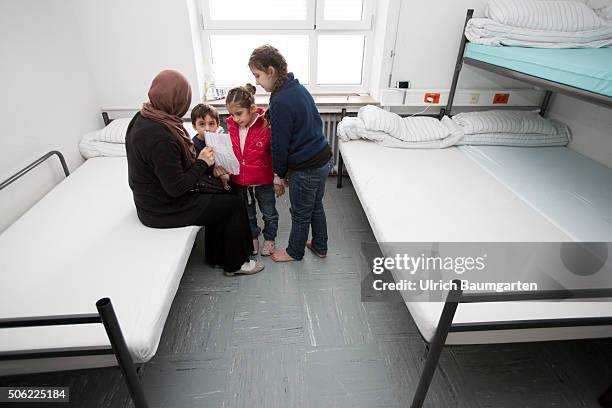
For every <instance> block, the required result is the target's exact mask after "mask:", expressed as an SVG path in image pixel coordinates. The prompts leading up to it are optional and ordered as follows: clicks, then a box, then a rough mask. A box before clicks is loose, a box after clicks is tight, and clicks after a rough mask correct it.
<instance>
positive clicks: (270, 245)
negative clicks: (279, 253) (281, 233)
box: [261, 240, 274, 256]
mask: <svg viewBox="0 0 612 408" xmlns="http://www.w3.org/2000/svg"><path fill="white" fill-rule="evenodd" d="M273 253H274V241H267V240H266V241H264V244H263V248H261V256H270V255H272V254H273Z"/></svg>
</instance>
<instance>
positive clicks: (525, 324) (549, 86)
mask: <svg viewBox="0 0 612 408" xmlns="http://www.w3.org/2000/svg"><path fill="white" fill-rule="evenodd" d="M473 14H474V10H473V9H468V10H467V13H466V17H465V23H464V27H463V28H464V29H463V31H462V34H461V41H460V44H459V52H458V55H457V61H456V63H455V70H454V73H453V79H452V82H451V88H450V92H449V97H448V102H447V104H446V107H443V108H441V109H440V113H439V115H436V116H437V117H438V118H439V119H442V117H443V116H445V115H447V116H451V113H452V108H453V99H454V97H455V92H456V89H457V83H458V80H459V74H460V73H461V68H462V66H463V64H464V63H465V64H467V65H471V66H474V67H477V68H481V69H485V70H487V71H490V72H494V73H496V74H500V75H504V76H507V77H510V78H513V79H517V80H521V81H524V82H527V83H530V84H532V85H534V86H537V87H541V88H543V89H545V90H546V92H545V94H544V98H543V100H542V103H541V105H540V115H542V116H544V115H545V113H546V110H547V108H548V106H549V104H550V100H551V97H552V94H553V93H561V94H564V95H567V96H571V97H575V98H578V99H581V100H583V101H586V102H590V103H594V104H598V105H601V106H605V107H608V108H612V97H609V96H605V95H601V94H598V93H594V92H589V91H585V90H583V89H578V88H574V87H571V86H568V85H565V84H560V83H558V82H554V81H550V80H546V79H542V78H538V77H535V76H532V75H528V74H524V73H521V72H517V71H514V70H511V69H508V68H503V67H499V66H497V65H493V64H488V63H485V62H482V61H477V60H474V59H472V58H467V57H464V53H465V46H466V43H467V38H466V37H465V34H464V33H465V26H466V25H467V22H468V21H469V20H470V19H471V18H472V16H473ZM342 116H343V117H344V116H346V110H345V109H343V110H342ZM427 116H431V115H427ZM343 165H344V160H343V158H342V153H340V155H339V160H338V180H337V188H342V174H343V172H342V170H343ZM454 282H455V286H456V287H459V284H460V282H459V281H458V280H456V281H454ZM610 297H612V288H607V289H587V290H584V289H582V290H549V291H537V292H514V293H478V294H476V293H466V294H464V293H463V291H462V290H461V289H455V290H452V291H450V292H449V293H448V296H447V298H446V301H445V303H444V307H443V310H442V314H441V316H440V320H439V322H438V325H437V327H436V331H435V333H434V336H433V338H432V340H431V342H430V343H429V344H426V347H427V359H426V361H425V366H424V368H423V371H422V373H421V377H420V379H419V383H418V386H417V388H416V391H415V394H414V397H413V400H412V403H411V405H410V406H411V408H420V407H422V406H423V403H424V401H425V398H426V396H427V391H428V390H429V386H430V384H431V380H432V378H433V375H434V373H435V371H436V367H437V365H438V361H439V359H440V355H441V353H442V350H443V348H444V347H445V346H446V344H445V343H446V339H447V337H448V334H449V333H454V332H468V331H491V330H513V329H533V328H554V327H574V326H608V325H612V317H601V318H567V319H566V318H561V319H540V320H517V321H496V322H479V323H455V324H453V318H454V316H455V312H456V310H457V307H458V305H459V304H460V303H485V302H514V301H534V300H550V301H552V300H564V299H597V298H599V299H602V298H610ZM423 341H425V343H427V340H425V339H424V338H423ZM452 347H457V345H454V346H452ZM598 402H599V403H600V404H601V405H602V406H604V407H612V385H610V387H609V388H608V389H607V390H606V391H605V392H604V393H603V394H602V395H601V396H600V397H599V399H598Z"/></svg>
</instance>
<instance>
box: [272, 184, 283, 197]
mask: <svg viewBox="0 0 612 408" xmlns="http://www.w3.org/2000/svg"><path fill="white" fill-rule="evenodd" d="M274 194H276V196H277V197H280V196H282V195H283V194H285V186H283V185H282V184H275V185H274Z"/></svg>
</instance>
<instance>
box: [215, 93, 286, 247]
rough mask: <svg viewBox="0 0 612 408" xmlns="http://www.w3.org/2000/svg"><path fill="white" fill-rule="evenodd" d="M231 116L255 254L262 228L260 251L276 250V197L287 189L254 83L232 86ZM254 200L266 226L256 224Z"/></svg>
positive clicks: (230, 127)
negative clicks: (275, 161) (274, 161)
mask: <svg viewBox="0 0 612 408" xmlns="http://www.w3.org/2000/svg"><path fill="white" fill-rule="evenodd" d="M225 103H226V106H227V110H228V112H229V114H230V116H229V117H228V118H227V120H226V123H227V130H228V132H229V134H230V138H231V140H232V147H233V149H234V154H235V155H236V158H237V159H238V162H239V163H240V173H239V174H238V175H237V176H232V179H233V181H234V182H235V183H236V184H237V185H238V189H239V191H238V194H239V195H240V196H241V197H242V198H243V199H244V201H245V203H246V206H247V211H248V214H249V221H250V225H251V233H252V235H253V248H254V251H253V254H257V253H258V249H259V234H260V233H262V232H263V236H264V244H263V246H262V248H261V255H263V256H269V255H271V254H272V253H273V252H274V240H275V239H276V233H277V231H278V212H277V211H276V197H275V194H276V195H277V196H280V195H282V194H283V193H284V192H285V188H284V186H283V183H282V181H281V180H280V179H279V178H278V176H276V177H275V175H274V171H273V170H272V148H271V145H270V141H271V139H270V134H271V133H270V127H269V126H268V122H267V121H266V119H265V118H264V113H265V112H264V111H263V110H262V109H259V108H258V107H257V106H256V105H255V87H254V86H253V85H251V84H247V85H246V86H240V87H237V88H233V89H231V90H230V91H229V92H228V93H227V98H226V100H225ZM255 201H257V204H258V206H259V210H260V211H261V214H262V216H263V221H264V228H263V230H261V229H260V228H259V226H258V225H257V210H256V208H255Z"/></svg>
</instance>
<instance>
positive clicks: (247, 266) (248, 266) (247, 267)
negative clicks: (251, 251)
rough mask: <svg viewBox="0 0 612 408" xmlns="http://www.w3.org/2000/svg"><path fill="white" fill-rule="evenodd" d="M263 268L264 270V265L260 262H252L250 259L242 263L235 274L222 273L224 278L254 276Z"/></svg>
mask: <svg viewBox="0 0 612 408" xmlns="http://www.w3.org/2000/svg"><path fill="white" fill-rule="evenodd" d="M264 268H265V265H264V264H263V263H261V262H260V261H254V260H252V259H251V260H250V261H248V262H245V263H243V264H242V266H241V267H240V269H238V270H237V271H236V272H227V271H225V272H223V274H224V275H225V276H235V275H254V274H256V273H258V272H261V271H263V269H264Z"/></svg>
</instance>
